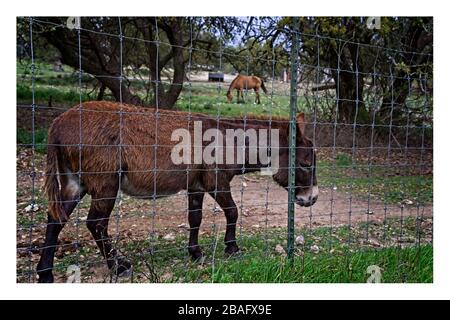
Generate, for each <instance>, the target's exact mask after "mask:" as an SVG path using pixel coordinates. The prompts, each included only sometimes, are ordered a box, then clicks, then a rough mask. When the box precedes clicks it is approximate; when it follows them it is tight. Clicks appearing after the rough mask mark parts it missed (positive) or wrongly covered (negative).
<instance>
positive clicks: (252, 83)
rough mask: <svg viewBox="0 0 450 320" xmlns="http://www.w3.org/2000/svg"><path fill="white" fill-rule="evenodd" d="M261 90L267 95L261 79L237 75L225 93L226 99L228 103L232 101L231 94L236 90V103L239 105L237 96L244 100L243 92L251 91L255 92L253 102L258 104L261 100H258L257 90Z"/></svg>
mask: <svg viewBox="0 0 450 320" xmlns="http://www.w3.org/2000/svg"><path fill="white" fill-rule="evenodd" d="M260 88H261V89H263V91H264V93H265V94H267V89H266V86H265V85H264V81H263V80H262V79H261V78H258V77H256V76H243V75H240V74H238V75H237V77H236V78H234V80H233V81H232V82H231V84H230V87H229V88H228V91H227V99H228V102H231V101H232V100H233V96H232V94H231V92H232V91H233V90H234V89H236V91H237V102H238V103H239V101H240V100H239V95H240V96H241V98H242V100H244V95H243V91H244V89H245V90H249V89H253V90H255V94H256V98H255V102H256V103H258V104H260V103H261V100H260V99H259V89H260Z"/></svg>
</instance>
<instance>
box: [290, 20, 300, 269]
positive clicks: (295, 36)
mask: <svg viewBox="0 0 450 320" xmlns="http://www.w3.org/2000/svg"><path fill="white" fill-rule="evenodd" d="M298 45H299V19H298V17H293V32H292V47H291V92H290V114H289V169H288V170H289V185H288V191H289V194H288V239H287V257H288V259H289V261H290V262H292V261H293V257H294V232H295V221H294V214H295V151H296V149H295V147H296V137H297V125H296V114H297V78H298Z"/></svg>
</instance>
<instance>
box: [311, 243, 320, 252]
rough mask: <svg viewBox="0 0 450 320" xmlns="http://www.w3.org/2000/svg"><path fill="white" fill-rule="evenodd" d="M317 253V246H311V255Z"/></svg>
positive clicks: (318, 249)
mask: <svg viewBox="0 0 450 320" xmlns="http://www.w3.org/2000/svg"><path fill="white" fill-rule="evenodd" d="M319 251H320V248H319V246H318V245H313V246H311V252H313V253H319Z"/></svg>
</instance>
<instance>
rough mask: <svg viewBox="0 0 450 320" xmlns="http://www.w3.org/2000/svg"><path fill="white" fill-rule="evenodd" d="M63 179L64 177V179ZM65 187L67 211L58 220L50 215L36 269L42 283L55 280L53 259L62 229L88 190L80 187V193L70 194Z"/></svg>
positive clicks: (64, 207) (63, 202) (65, 207)
mask: <svg viewBox="0 0 450 320" xmlns="http://www.w3.org/2000/svg"><path fill="white" fill-rule="evenodd" d="M62 180H63V179H62ZM64 191H65V189H64V188H63V189H62V195H61V197H62V199H61V200H62V206H63V209H64V212H65V216H64V215H61V220H56V219H54V218H53V217H52V216H50V215H49V216H48V223H47V230H46V233H45V243H44V247H43V248H42V253H41V259H40V260H39V263H38V265H37V268H36V271H37V274H38V275H39V280H38V281H39V282H40V283H49V282H53V272H52V270H53V260H54V257H55V251H56V247H57V242H58V236H59V233H60V232H61V230H62V229H63V228H64V226H65V225H66V223H67V218H68V217H69V216H70V214H71V213H72V211H73V210H74V209H75V207H76V206H77V204H78V202H79V200H81V199H82V198H83V197H84V195H85V194H86V192H85V191H84V190H82V188H80V192H81V193H80V194H79V195H78V193H77V194H72V195H71V196H69V195H68V193H67V192H64Z"/></svg>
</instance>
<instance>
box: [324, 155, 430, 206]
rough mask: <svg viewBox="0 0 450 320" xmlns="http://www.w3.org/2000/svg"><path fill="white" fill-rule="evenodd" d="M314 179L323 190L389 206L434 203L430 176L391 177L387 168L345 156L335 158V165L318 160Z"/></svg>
mask: <svg viewBox="0 0 450 320" xmlns="http://www.w3.org/2000/svg"><path fill="white" fill-rule="evenodd" d="M317 180H318V182H319V184H320V185H321V186H322V187H328V188H330V187H335V188H337V190H338V191H345V192H351V193H355V194H357V195H360V196H364V197H368V195H369V194H370V195H371V197H372V198H373V197H375V198H376V199H382V200H383V201H386V203H389V204H392V203H400V202H405V201H407V200H409V201H412V202H413V204H417V203H432V202H433V176H431V175H393V174H390V173H389V168H385V167H378V168H377V167H371V166H369V165H367V164H359V163H355V164H352V163H351V160H350V157H349V156H348V155H345V154H340V155H338V156H337V158H336V161H335V163H333V162H331V161H318V163H317Z"/></svg>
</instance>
